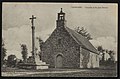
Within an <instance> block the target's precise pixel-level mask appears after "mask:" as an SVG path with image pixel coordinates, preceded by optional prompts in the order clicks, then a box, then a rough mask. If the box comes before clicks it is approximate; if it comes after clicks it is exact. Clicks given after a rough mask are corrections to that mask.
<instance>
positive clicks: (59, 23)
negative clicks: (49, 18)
mask: <svg viewBox="0 0 120 79" xmlns="http://www.w3.org/2000/svg"><path fill="white" fill-rule="evenodd" d="M56 22H57V28H61V27H65V26H66V20H65V13H64V12H63V11H62V8H61V11H60V13H58V18H57V20H56Z"/></svg>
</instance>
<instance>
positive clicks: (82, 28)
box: [75, 27, 92, 40]
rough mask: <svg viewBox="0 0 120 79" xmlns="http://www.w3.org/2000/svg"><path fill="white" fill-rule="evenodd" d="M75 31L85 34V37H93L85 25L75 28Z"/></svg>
mask: <svg viewBox="0 0 120 79" xmlns="http://www.w3.org/2000/svg"><path fill="white" fill-rule="evenodd" d="M75 31H76V32H77V33H79V34H81V35H82V36H84V37H85V38H87V39H88V40H91V39H92V37H91V35H90V33H88V32H87V30H86V29H85V28H84V27H81V28H80V27H77V28H75Z"/></svg>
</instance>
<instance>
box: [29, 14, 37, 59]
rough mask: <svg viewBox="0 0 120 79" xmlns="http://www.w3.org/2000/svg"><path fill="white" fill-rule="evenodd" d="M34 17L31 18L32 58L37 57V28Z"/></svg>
mask: <svg viewBox="0 0 120 79" xmlns="http://www.w3.org/2000/svg"><path fill="white" fill-rule="evenodd" d="M34 19H36V17H34V15H32V18H30V20H31V23H32V27H31V28H32V56H33V57H35V26H34Z"/></svg>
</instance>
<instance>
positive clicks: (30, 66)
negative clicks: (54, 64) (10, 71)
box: [18, 63, 49, 69]
mask: <svg viewBox="0 0 120 79" xmlns="http://www.w3.org/2000/svg"><path fill="white" fill-rule="evenodd" d="M48 66H49V64H44V65H37V64H33V63H21V64H19V66H18V68H22V69H48V68H49V67H48Z"/></svg>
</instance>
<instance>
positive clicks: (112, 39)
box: [2, 2, 118, 59]
mask: <svg viewBox="0 0 120 79" xmlns="http://www.w3.org/2000/svg"><path fill="white" fill-rule="evenodd" d="M60 8H63V12H65V13H66V16H65V18H66V20H67V27H69V28H71V29H75V28H76V27H85V28H86V29H87V31H88V32H89V33H90V34H91V36H92V37H93V40H91V41H90V42H91V43H92V44H93V45H94V46H95V47H96V46H98V45H102V46H103V47H104V48H105V49H109V50H114V51H115V52H116V56H117V30H118V25H117V24H118V12H117V11H118V6H117V4H112V3H107V4H105V3H94V4H93V3H28V2H26V3H7V2H3V5H2V38H3V39H4V42H5V47H6V49H7V56H8V55H10V54H15V55H16V56H17V58H20V59H21V58H22V57H21V47H20V44H26V45H27V48H28V53H29V55H31V53H30V51H31V50H32V48H31V47H32V46H31V45H32V42H31V38H32V37H31V31H32V30H31V21H30V19H29V18H30V17H32V15H35V16H36V20H35V21H34V24H35V36H36V37H41V38H42V39H43V40H44V41H45V40H46V39H47V38H48V37H49V35H50V34H51V33H52V32H53V30H54V29H55V28H56V20H57V13H59V12H60ZM35 44H36V47H37V48H38V49H39V44H38V40H36V41H35Z"/></svg>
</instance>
